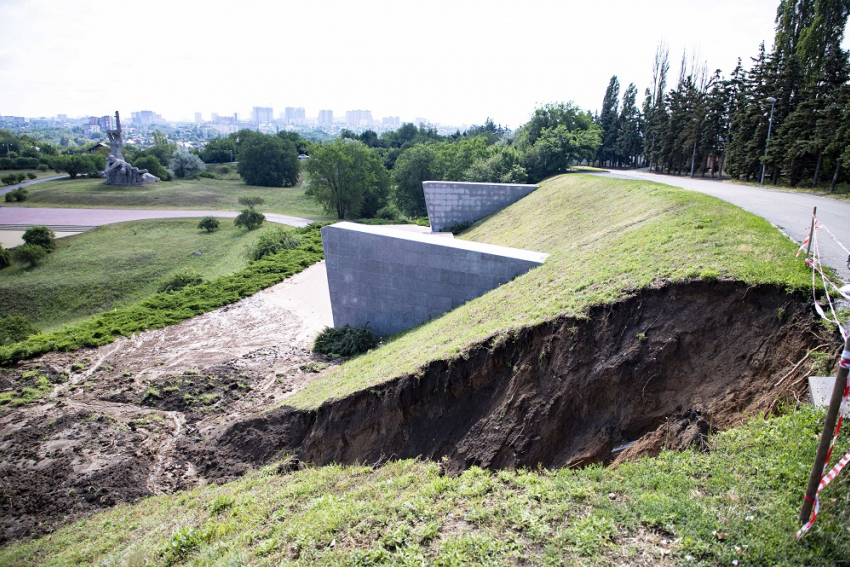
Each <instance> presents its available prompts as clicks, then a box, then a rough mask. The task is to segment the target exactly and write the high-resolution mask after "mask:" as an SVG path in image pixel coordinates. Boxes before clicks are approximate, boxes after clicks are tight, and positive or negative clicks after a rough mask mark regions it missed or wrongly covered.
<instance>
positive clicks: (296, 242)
mask: <svg viewBox="0 0 850 567" xmlns="http://www.w3.org/2000/svg"><path fill="white" fill-rule="evenodd" d="M300 245H301V239H300V238H298V237H297V236H295V233H294V231H292V230H287V229H285V228H281V227H279V226H276V227H273V228H269V229H266V230H264V231H263V232H262V233H261V234H260V236H259V237H258V238H257V240H256V241H255V242H254V243H253V244H252V245H251V246H250V248H249V250H248V258H249V259H251V260H259V259H260V258H265V257H266V256H268V255H270V254H277V253H278V252H280V251H281V250H293V249H295V248H298V247H299V246H300Z"/></svg>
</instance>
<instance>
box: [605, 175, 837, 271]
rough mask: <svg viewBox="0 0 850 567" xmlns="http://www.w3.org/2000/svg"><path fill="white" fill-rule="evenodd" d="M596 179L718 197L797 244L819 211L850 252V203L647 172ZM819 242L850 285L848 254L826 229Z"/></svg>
mask: <svg viewBox="0 0 850 567" xmlns="http://www.w3.org/2000/svg"><path fill="white" fill-rule="evenodd" d="M595 175H602V176H605V177H614V178H618V179H643V180H647V181H655V182H658V183H665V184H667V185H672V186H673V187H680V188H682V189H689V190H691V191H699V192H700V193H705V194H707V195H712V196H714V197H718V198H720V199H723V200H724V201H728V202H730V203H732V204H733V205H737V206H739V207H741V208H742V209H744V210H746V211H749V212H751V213H754V214H756V215H758V216H760V217H763V218H765V219H767V220H768V221H769V222H770V223H771V224H773V225H774V226H776V227H777V228H778V229H779V230H781V231H782V232H783V233H785V234H786V235H788V236H789V237H790V238H791V239H793V240H794V241H795V242H798V243H801V242H803V240H805V239H806V237H807V236H808V235H809V228H810V226H811V222H812V209H813V208H814V207H817V209H818V212H817V217H818V223H819V224H821V225H824V226H826V227H827V228H828V229H829V230H830V232H832V233H833V234H834V235H835V236H836V238H837V239H838V240H839V242H841V244H843V245H844V247H845V248H848V249H850V201H840V200H838V199H830V198H828V197H820V196H818V195H811V194H807V193H794V192H791V191H782V190H779V189H768V188H762V187H750V186H747V185H738V184H735V183H728V182H720V181H712V180H707V179H697V178H695V179H691V178H690V177H678V176H673V175H659V174H656V173H649V172H648V171H646V170H637V171H617V172H610V173H598V174H595ZM817 238H818V245H819V247H820V252H821V261H822V262H823V263H824V264H825V265H827V266H830V267H832V268H834V269H835V270H836V273H838V274H839V276H841V277H842V278H843V279H844V282H845V283H847V282H850V269H848V266H847V262H848V258H847V256H848V253H847V252H845V251H844V250H843V249H842V248H841V246H839V245H838V244H837V243H836V242H835V241H834V240H833V239H832V237H831V236H830V235H829V233H827V232H826V231H825V230H823V229H820V230H818V235H817Z"/></svg>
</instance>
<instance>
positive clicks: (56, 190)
mask: <svg viewBox="0 0 850 567" xmlns="http://www.w3.org/2000/svg"><path fill="white" fill-rule="evenodd" d="M226 177H227V178H225V179H207V178H200V179H196V180H185V179H177V180H174V181H163V182H159V183H151V184H149V185H142V186H138V187H117V186H114V185H105V184H104V181H103V179H82V178H81V179H60V180H56V181H45V182H44V183H38V184H35V185H31V186H29V187H28V188H27V189H28V191H29V194H28V195H27V200H26V201H24V202H21V203H4V204H3V205H4V206H24V207H59V208H64V207H70V208H95V209H97V208H99V209H196V210H221V211H237V210H240V209H241V208H242V206H241V205H239V203H238V199H239V197H240V196H242V195H249V196H251V197H262V198H263V200H264V201H265V204H264V205H262V206H260V207H258V210H260V211H261V212H264V213H278V214H285V215H292V216H297V217H304V218H308V219H311V220H322V219H327V220H330V219H331V217H328V216H327V215H326V213H325V211H324V209H323V208H322V206H321V205H320V204H318V203H317V202H316V201H314V200H313V199H311V198H310V197H308V196H307V195H305V194H304V186H303V179H302V180H300V181H299V184H298V185H297V186H295V187H257V186H254V185H245V183H244V182H243V181H241V180H239V179H232V178H230V177H232V176H231V175H228V176H226Z"/></svg>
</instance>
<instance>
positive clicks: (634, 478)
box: [0, 407, 850, 567]
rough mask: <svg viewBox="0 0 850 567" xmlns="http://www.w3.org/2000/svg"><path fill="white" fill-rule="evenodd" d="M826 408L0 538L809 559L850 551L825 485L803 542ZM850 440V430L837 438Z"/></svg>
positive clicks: (841, 491)
mask: <svg viewBox="0 0 850 567" xmlns="http://www.w3.org/2000/svg"><path fill="white" fill-rule="evenodd" d="M821 415H822V414H821V413H819V412H818V411H817V410H814V409H812V408H810V407H800V408H786V413H785V415H782V416H780V417H775V418H771V419H767V420H765V419H761V418H759V417H754V418H753V419H750V420H749V421H748V422H747V423H745V424H744V425H743V426H742V427H740V428H738V429H734V430H731V431H727V432H724V433H720V434H717V435H713V436H712V437H711V438H710V447H709V449H710V450H709V451H707V452H704V453H700V452H696V451H690V450H689V451H684V452H680V453H676V452H666V451H665V452H663V453H662V454H661V455H659V456H658V457H656V458H650V459H643V460H640V461H638V462H635V463H624V464H622V465H620V466H618V467H617V468H615V469H606V468H602V467H600V466H597V465H594V466H589V467H586V468H581V469H569V468H562V469H555V470H546V469H537V470H518V471H511V470H501V471H487V470H482V469H480V468H476V467H473V468H471V469H469V470H467V471H465V472H463V473H462V474H460V475H458V476H456V477H450V476H445V475H443V474H442V472H441V470H440V469H441V467H440V464H439V463H435V462H429V461H416V460H403V461H390V462H388V463H387V464H385V465H383V466H379V467H370V466H339V465H329V466H324V467H307V468H306V469H304V470H299V471H295V472H288V471H289V470H290V469H289V468H288V467H286V466H279V465H278V463H277V462H276V463H272V464H270V465H269V466H266V467H264V468H262V469H260V470H259V471H255V472H252V473H249V474H248V475H246V476H245V477H244V478H242V479H239V480H236V481H234V482H230V483H228V484H224V485H220V486H219V485H215V484H210V485H207V486H203V487H201V488H197V489H195V490H191V491H188V492H180V493H176V494H173V495H167V496H156V497H152V498H147V499H145V500H143V501H141V502H139V503H137V504H135V505H122V506H118V507H116V508H114V509H113V510H109V511H107V512H103V513H100V514H97V515H95V516H93V517H91V518H89V519H86V520H82V521H80V522H76V523H74V524H72V525H69V526H65V527H62V528H60V529H58V530H57V531H56V532H54V533H52V534H50V535H47V536H44V537H41V538H39V539H36V540H32V541H21V542H14V543H11V544H10V545H8V546H6V547H4V548H2V549H0V564H2V565H6V566H9V567H17V566H21V567H23V566H32V565H152V566H154V565H155V566H168V565H192V566H207V565H254V566H258V567H259V566H266V565H268V566H271V565H275V566H278V565H293V566H294V565H440V566H458V567H460V566H465V565H600V566H601V565H700V566H714V565H789V566H790V565H810V566H821V565H822V566H828V565H837V564H839V563H841V560H842V559H846V558H847V557H850V538H848V537H847V518H848V515H849V514H850V498H848V495H850V490H848V483H847V482H846V479H844V480H841V479H839V480H837V481H836V482H833V484H832V485H831V486H829V487H828V488H827V489H826V490H825V492H824V493H823V494H822V506H823V507H822V510H821V514H820V516H819V518H818V521H817V523H816V524H815V526H814V528H813V530H812V531H811V532H810V533H809V534H807V535H806V536H805V537H803V538H802V539H799V540H795V539H794V538H793V537H792V536H793V535H794V532H795V531H796V530H797V528H798V527H799V524H798V523H797V521H796V520H797V515H798V513H799V505H800V502H801V500H802V491H803V487H804V486H805V482H806V478H807V477H808V472H809V468H810V467H811V458H812V455H811V453H813V451H814V444H815V441H814V439H813V438H814V434H813V433H814V432H815V431H817V430H818V426H819V423H818V422H819V418H820V417H821ZM847 448H848V437H847V435H846V434H845V435H843V436H842V438H841V439H840V440H839V442H838V444H837V445H836V448H835V449H836V452H837V453H838V454H839V455H841V454H844V452H845V451H846V450H847Z"/></svg>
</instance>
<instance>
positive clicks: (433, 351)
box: [287, 174, 811, 408]
mask: <svg viewBox="0 0 850 567" xmlns="http://www.w3.org/2000/svg"><path fill="white" fill-rule="evenodd" d="M462 238H465V239H469V240H474V241H478V242H485V243H488V244H497V245H501V246H512V247H515V248H524V249H528V250H537V251H541V252H548V253H549V254H550V257H549V258H548V260H546V263H545V264H543V265H542V266H540V267H539V268H536V269H534V270H531V271H530V272H528V273H526V274H525V275H522V276H520V277H518V278H516V279H514V280H513V281H511V282H509V283H507V284H505V285H502V286H500V287H499V288H497V289H495V290H493V291H491V292H489V293H487V294H485V295H483V296H482V297H479V298H477V299H474V300H472V301H470V302H468V303H466V304H465V305H463V306H461V307H459V308H457V309H455V310H453V311H450V312H448V313H446V314H445V315H443V316H441V317H439V318H437V319H435V320H433V321H430V322H428V323H426V324H423V325H421V326H420V327H417V328H414V329H411V330H409V331H406V332H403V333H399V334H398V335H396V336H394V337H391V338H389V339H388V340H385V341H384V343H383V344H382V345H381V346H380V347H378V348H376V349H374V350H372V351H371V352H370V353H368V354H365V355H362V356H359V357H357V358H354V359H352V360H350V361H348V362H346V363H345V364H343V365H341V366H340V367H338V368H335V369H332V370H331V371H330V372H328V373H327V374H326V375H324V376H323V377H321V378H319V379H318V380H316V381H314V382H313V383H311V384H310V385H308V386H307V387H306V388H305V389H303V390H301V391H300V392H298V393H296V394H295V395H294V396H292V397H291V398H289V399H288V400H287V404H290V405H294V406H296V407H302V408H314V407H318V406H319V405H320V404H321V403H322V402H324V401H325V400H327V399H329V398H336V397H342V396H345V395H346V394H349V393H351V392H354V391H357V390H362V389H366V388H369V387H370V386H373V385H375V384H376V383H380V382H382V381H385V380H387V379H390V378H392V377H395V376H399V375H402V374H412V373H414V372H415V371H416V369H417V368H419V367H421V366H422V365H424V364H426V363H428V362H430V361H433V360H439V359H450V358H452V357H455V356H460V355H462V353H463V352H464V351H465V350H466V349H468V348H469V347H470V346H471V345H473V344H476V343H480V342H483V341H484V340H486V339H487V338H488V337H491V336H494V335H499V334H503V333H505V332H507V331H509V330H511V329H516V328H519V327H522V326H527V325H529V326H530V325H537V324H540V323H543V322H545V321H550V320H552V319H554V318H557V317H560V316H573V317H581V316H582V314H583V313H585V311H586V310H587V309H588V308H589V307H591V306H593V305H600V304H607V303H611V302H613V301H615V300H617V299H621V298H623V297H627V296H629V295H630V294H632V293H634V291H635V290H638V289H641V288H645V287H648V286H652V285H661V284H664V283H674V282H681V281H687V280H691V279H699V278H709V279H717V278H722V279H734V280H740V281H744V282H747V283H752V284H777V285H781V286H785V287H788V288H798V289H806V288H809V287H810V286H811V274H810V273H807V268H806V267H805V266H804V265H803V264H802V262H799V261H796V259H795V256H794V252H795V246H794V244H793V243H792V242H791V241H789V240H788V239H787V238H785V237H784V236H783V235H782V234H780V233H779V231H777V230H776V229H775V228H774V227H772V226H771V225H770V223H768V222H767V221H766V220H764V219H761V218H759V217H756V216H755V215H752V214H750V213H747V212H746V211H743V210H741V209H739V208H738V207H735V206H733V205H730V204H728V203H725V202H723V201H720V200H719V199H715V198H713V197H708V196H705V195H701V194H698V193H694V192H691V191H684V190H681V189H677V188H672V187H669V186H665V185H661V184H658V183H652V182H646V181H623V180H616V179H608V178H600V177H592V176H588V175H576V174H571V175H564V176H560V177H555V178H552V179H549V180H547V181H545V182H543V183H542V184H541V187H540V189H538V190H536V191H535V192H533V193H532V194H531V195H529V196H528V197H526V198H524V199H522V200H520V201H518V202H517V203H515V204H513V205H512V206H510V207H508V208H506V209H504V210H502V211H499V212H498V213H496V214H494V215H493V216H491V217H489V218H488V219H486V220H485V221H483V222H480V223H477V224H476V225H475V226H473V227H472V228H471V229H470V230H468V231H467V232H465V233H464V235H463V236H462Z"/></svg>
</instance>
